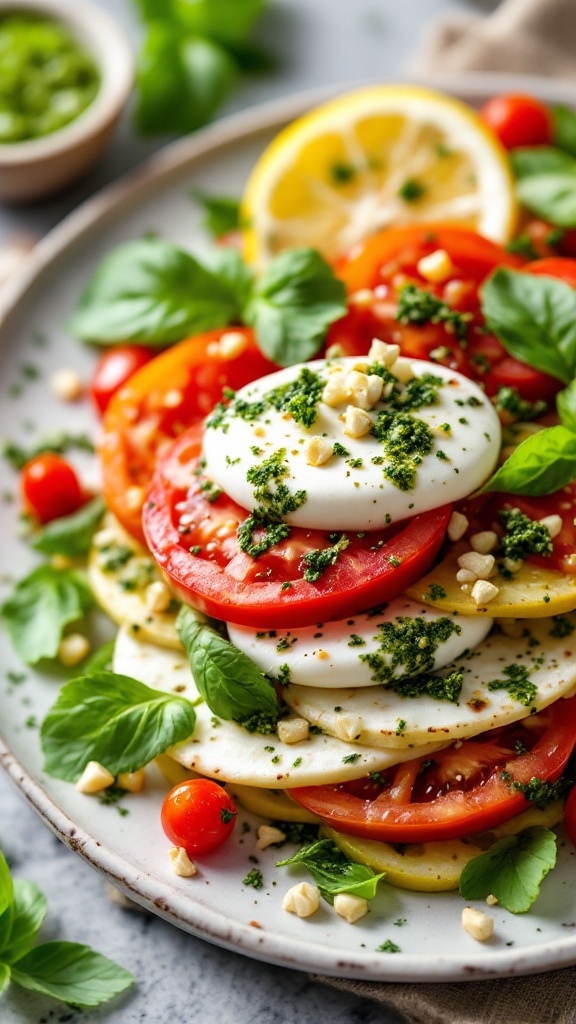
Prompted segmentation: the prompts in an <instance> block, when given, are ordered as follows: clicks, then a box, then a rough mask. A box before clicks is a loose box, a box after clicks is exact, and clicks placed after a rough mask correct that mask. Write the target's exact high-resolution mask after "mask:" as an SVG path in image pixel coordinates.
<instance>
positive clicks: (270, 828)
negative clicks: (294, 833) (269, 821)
mask: <svg viewBox="0 0 576 1024" xmlns="http://www.w3.org/2000/svg"><path fill="white" fill-rule="evenodd" d="M285 839H286V833H285V832H282V831H281V830H280V829H279V828H274V825H260V828H259V829H258V839H257V842H256V847H257V849H258V850H267V849H268V847H269V846H273V845H274V843H283V842H284V840H285Z"/></svg>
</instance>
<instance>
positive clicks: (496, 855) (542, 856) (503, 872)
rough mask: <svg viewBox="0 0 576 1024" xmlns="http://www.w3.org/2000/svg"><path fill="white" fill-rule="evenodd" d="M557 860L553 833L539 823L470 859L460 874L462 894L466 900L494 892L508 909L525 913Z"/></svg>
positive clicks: (515, 912)
mask: <svg viewBox="0 0 576 1024" xmlns="http://www.w3.org/2000/svg"><path fill="white" fill-rule="evenodd" d="M555 863H556V836H555V835H554V833H553V832H551V831H550V829H547V828H542V827H540V826H535V827H534V828H528V829H525V830H524V831H523V832H519V833H518V835H516V836H506V837H505V838H504V839H501V840H500V841H499V842H498V843H496V844H495V845H494V846H493V847H492V849H490V850H488V852H487V853H481V854H480V856H478V857H474V859H473V860H471V861H469V862H468V864H467V865H466V867H465V868H464V870H463V872H462V874H461V876H460V895H461V896H463V897H464V899H465V900H485V899H486V897H487V896H489V895H490V894H492V896H495V897H496V899H497V900H498V903H499V904H500V906H502V907H505V908H506V910H510V911H511V912H512V913H513V914H524V913H525V912H526V911H527V910H529V909H530V907H531V906H532V904H533V902H534V900H535V899H536V897H537V896H538V893H539V892H540V885H541V883H542V881H543V880H544V878H545V877H546V875H547V874H548V872H549V871H550V869H551V868H553V867H554V865H555Z"/></svg>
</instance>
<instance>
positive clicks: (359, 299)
mask: <svg viewBox="0 0 576 1024" xmlns="http://www.w3.org/2000/svg"><path fill="white" fill-rule="evenodd" d="M373 302H374V292H373V291H371V289H370V288H360V289H359V290H358V291H357V292H352V295H349V296H348V303H349V305H350V306H356V308H357V309H368V308H369V307H370V306H371V305H372V303H373Z"/></svg>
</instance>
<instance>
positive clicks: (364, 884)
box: [276, 839, 384, 903]
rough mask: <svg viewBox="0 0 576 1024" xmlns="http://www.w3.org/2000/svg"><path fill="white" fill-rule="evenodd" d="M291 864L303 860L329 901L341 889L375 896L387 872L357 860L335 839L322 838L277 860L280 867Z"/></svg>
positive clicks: (355, 893) (370, 896)
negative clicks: (374, 869)
mask: <svg viewBox="0 0 576 1024" xmlns="http://www.w3.org/2000/svg"><path fill="white" fill-rule="evenodd" d="M288 864H303V865H304V867H305V868H308V871H309V872H310V874H311V875H312V877H313V879H314V881H315V882H316V885H317V886H318V888H319V890H320V894H321V895H322V896H323V897H324V899H325V900H327V901H328V903H333V902H334V897H335V896H336V895H337V894H338V893H340V892H349V893H352V894H353V895H354V896H363V897H364V899H365V900H371V899H373V898H374V896H375V895H376V887H377V885H378V882H379V880H380V879H381V878H384V873H382V874H380V875H375V874H374V872H373V871H372V868H369V867H367V865H366V864H355V863H354V862H353V861H350V860H348V857H347V856H346V854H345V853H343V852H342V850H340V849H339V848H338V847H337V846H336V843H334V842H333V841H332V840H331V839H319V840H318V842H317V843H312V845H311V846H305V847H303V849H302V850H298V852H297V853H295V854H294V855H293V856H292V857H289V858H288V859H287V860H280V861H277V863H276V867H285V866H286V865H288Z"/></svg>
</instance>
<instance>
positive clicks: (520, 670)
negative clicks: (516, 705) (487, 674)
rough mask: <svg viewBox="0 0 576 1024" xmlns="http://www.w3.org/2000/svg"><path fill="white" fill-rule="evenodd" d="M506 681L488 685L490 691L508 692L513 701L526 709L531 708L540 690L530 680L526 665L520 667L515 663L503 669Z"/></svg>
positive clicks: (493, 682) (495, 681)
mask: <svg viewBox="0 0 576 1024" xmlns="http://www.w3.org/2000/svg"><path fill="white" fill-rule="evenodd" d="M502 675H504V676H506V678H505V679H493V680H492V682H491V683H488V689H489V690H508V693H509V694H510V696H511V697H512V699H513V700H517V701H520V703H521V704H523V705H524V707H525V708H529V707H530V705H531V704H532V703H533V702H534V698H535V697H536V694H537V693H538V690H537V688H536V686H535V685H534V683H533V682H531V680H530V676H529V674H528V670H527V668H526V666H525V665H518V664H516V663H515V662H513V663H512V664H511V665H507V666H506V668H504V669H502Z"/></svg>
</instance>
